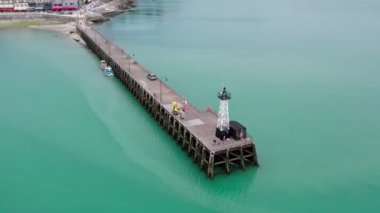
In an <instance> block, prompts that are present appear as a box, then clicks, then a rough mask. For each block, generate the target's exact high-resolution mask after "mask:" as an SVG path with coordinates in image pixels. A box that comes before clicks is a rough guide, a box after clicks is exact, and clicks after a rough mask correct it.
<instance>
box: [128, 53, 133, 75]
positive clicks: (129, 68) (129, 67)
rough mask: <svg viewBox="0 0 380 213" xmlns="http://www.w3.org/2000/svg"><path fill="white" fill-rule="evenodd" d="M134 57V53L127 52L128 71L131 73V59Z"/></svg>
mask: <svg viewBox="0 0 380 213" xmlns="http://www.w3.org/2000/svg"><path fill="white" fill-rule="evenodd" d="M132 57H135V54H128V72H129V73H131V59H132Z"/></svg>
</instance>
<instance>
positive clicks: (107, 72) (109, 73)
mask: <svg viewBox="0 0 380 213" xmlns="http://www.w3.org/2000/svg"><path fill="white" fill-rule="evenodd" d="M104 75H106V76H113V71H112V68H111V67H110V66H107V67H106V68H105V69H104Z"/></svg>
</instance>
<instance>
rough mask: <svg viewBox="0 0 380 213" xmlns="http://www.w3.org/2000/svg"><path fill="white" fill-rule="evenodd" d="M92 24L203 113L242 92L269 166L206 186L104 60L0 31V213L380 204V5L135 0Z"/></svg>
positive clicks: (62, 41) (242, 115)
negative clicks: (108, 72)
mask: <svg viewBox="0 0 380 213" xmlns="http://www.w3.org/2000/svg"><path fill="white" fill-rule="evenodd" d="M137 5H138V6H137V8H135V9H134V10H133V11H131V12H129V13H127V14H123V15H119V16H117V17H115V18H113V19H112V21H111V22H107V23H105V24H102V25H99V26H97V28H98V29H99V31H101V32H102V33H103V34H105V35H107V36H108V37H109V38H110V39H111V40H112V41H113V42H115V43H117V44H118V45H120V46H121V47H123V48H124V49H125V50H126V51H127V52H130V53H133V54H134V55H135V59H136V60H137V61H138V62H139V63H141V64H143V65H144V66H145V67H146V68H148V69H149V70H151V71H153V72H155V73H156V74H157V75H158V76H160V77H165V78H167V79H168V84H169V85H170V86H172V87H173V88H174V89H175V90H177V91H178V92H179V93H181V94H183V95H184V96H185V97H186V98H187V99H188V100H189V101H190V102H192V103H193V104H195V105H197V106H198V108H200V109H203V108H206V107H207V106H208V105H210V106H212V107H213V108H214V109H216V108H217V107H218V99H217V97H216V92H217V91H219V90H220V89H221V87H222V86H226V87H227V89H229V90H230V91H231V93H232V99H231V101H230V118H231V119H233V120H238V121H240V122H241V123H243V124H244V125H245V126H246V127H247V128H248V131H249V133H250V134H252V135H253V136H254V137H255V140H256V145H257V151H258V156H259V161H260V165H261V166H260V167H259V168H257V169H256V168H249V169H247V170H246V171H236V172H233V173H232V174H230V175H218V176H216V177H215V178H214V180H209V179H208V178H207V177H206V175H205V174H204V173H203V172H202V171H200V170H199V168H198V167H197V166H196V165H195V164H194V163H193V162H192V160H191V159H190V158H188V157H187V155H186V154H185V153H184V152H182V150H181V149H180V148H179V147H178V146H177V145H176V144H175V143H174V141H173V140H172V139H171V137H170V136H169V135H168V134H167V133H166V132H165V131H164V130H163V129H162V128H161V127H160V126H159V125H158V124H157V123H156V122H155V121H154V120H153V119H152V118H151V116H150V115H149V114H148V113H147V112H146V111H145V110H144V109H143V108H142V107H140V105H139V104H138V103H137V102H136V100H135V99H134V98H133V97H132V96H131V95H130V94H129V92H128V91H127V90H126V89H125V88H123V86H122V85H121V84H120V83H119V82H118V81H117V80H116V78H107V77H105V76H104V75H103V74H102V72H101V71H100V69H99V59H98V58H96V57H95V56H94V55H93V54H92V53H91V52H90V51H89V50H88V49H86V48H85V47H83V46H82V45H80V44H78V43H76V42H74V41H71V40H69V39H67V38H65V37H64V36H62V35H59V34H56V33H52V32H46V31H39V30H31V29H2V30H0V65H1V75H0V212H5V213H8V212H270V213H271V212H300V213H303V212H334V213H335V212H379V211H380V202H379V201H380V160H379V159H380V158H379V154H378V153H379V150H380V83H379V82H380V70H379V69H380V24H379V23H380V13H379V12H378V11H379V10H380V2H378V1H375V0H360V1H359V0H331V1H325V0H302V1H301V0H265V1H264V0H236V1H227V0H139V1H138V2H137Z"/></svg>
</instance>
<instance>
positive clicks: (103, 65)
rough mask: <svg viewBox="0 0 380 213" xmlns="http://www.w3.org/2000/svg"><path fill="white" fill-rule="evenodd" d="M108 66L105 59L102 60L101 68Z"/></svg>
mask: <svg viewBox="0 0 380 213" xmlns="http://www.w3.org/2000/svg"><path fill="white" fill-rule="evenodd" d="M106 67H107V63H106V61H105V60H101V61H100V69H102V70H105V69H106Z"/></svg>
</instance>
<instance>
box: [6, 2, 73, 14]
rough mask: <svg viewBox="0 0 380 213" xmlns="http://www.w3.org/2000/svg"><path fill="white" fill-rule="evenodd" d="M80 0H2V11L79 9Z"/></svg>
mask: <svg viewBox="0 0 380 213" xmlns="http://www.w3.org/2000/svg"><path fill="white" fill-rule="evenodd" d="M78 5H79V4H78V0H0V12H27V11H49V10H53V11H67V10H77V9H78Z"/></svg>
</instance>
